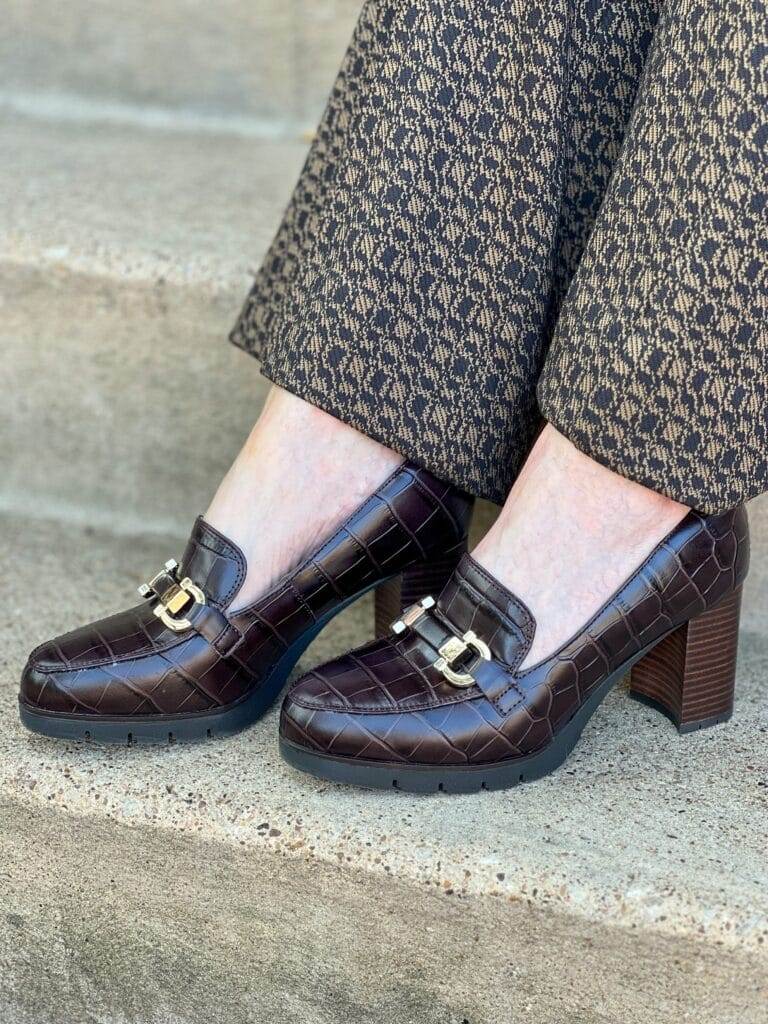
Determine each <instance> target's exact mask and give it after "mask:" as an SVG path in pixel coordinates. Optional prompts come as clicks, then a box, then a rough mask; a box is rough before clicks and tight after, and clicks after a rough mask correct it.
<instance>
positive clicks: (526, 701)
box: [280, 508, 749, 792]
mask: <svg viewBox="0 0 768 1024" xmlns="http://www.w3.org/2000/svg"><path fill="white" fill-rule="evenodd" d="M748 563H749V532H748V524H747V517H746V512H745V510H744V509H743V508H738V509H736V510H734V511H733V512H729V513H726V514H723V515H718V516H702V515H699V514H698V513H695V512H691V513H690V514H689V515H688V516H686V518H685V519H684V520H683V522H682V523H681V524H680V525H679V526H678V527H677V528H676V529H675V530H674V531H673V532H672V533H671V534H670V535H669V536H668V537H667V538H666V539H665V540H664V541H663V542H662V543H661V544H659V546H658V547H657V548H656V549H655V550H654V551H653V552H652V553H651V555H650V556H649V557H648V559H647V560H646V561H645V562H644V563H643V565H641V566H640V568H639V569H638V570H637V571H636V572H635V573H634V575H633V576H632V577H631V578H630V579H629V580H627V582H626V583H625V584H624V585H623V586H622V587H621V588H620V589H619V590H618V591H617V592H616V593H615V594H614V595H613V597H612V598H611V599H610V600H609V601H608V602H607V603H606V604H605V605H604V606H603V608H602V609H601V610H600V611H599V612H598V613H597V614H596V615H595V616H594V617H593V618H592V619H591V621H590V622H588V623H587V624H586V625H585V626H584V628H583V629H582V630H581V631H580V632H579V634H578V635H576V636H574V637H573V638H572V639H571V640H569V641H568V642H567V643H566V644H564V645H563V647H561V649H560V650H559V651H557V652H556V653H555V654H554V655H552V656H551V657H549V658H547V659H545V660H544V661H542V662H540V663H539V664H537V665H535V666H532V667H531V668H528V669H526V670H525V671H522V672H521V671H518V666H519V665H521V664H522V663H523V660H524V658H525V656H526V652H527V651H528V649H529V647H530V644H531V642H532V640H533V635H534V630H535V628H536V624H535V622H534V620H533V617H532V615H531V613H530V611H529V610H528V609H527V608H526V607H525V605H524V604H523V603H522V602H521V601H519V600H518V599H517V598H516V597H515V596H514V595H513V594H511V593H510V592H509V591H508V590H507V589H506V588H505V587H503V586H502V585H501V584H500V583H498V582H497V581H496V580H494V579H493V578H492V577H491V576H490V575H489V574H488V573H487V572H486V571H485V570H484V569H483V568H482V567H481V566H480V565H479V564H478V563H477V562H475V561H474V560H473V559H472V558H471V557H470V556H469V555H465V556H464V557H463V559H462V561H461V562H460V564H459V566H458V568H457V570H456V572H455V574H454V576H453V577H452V579H451V580H450V581H449V582H448V584H447V586H446V587H445V589H444V590H443V592H442V594H441V595H440V598H439V600H438V601H437V603H435V602H434V601H433V600H432V599H431V598H427V599H426V600H423V601H421V602H420V603H417V604H415V605H414V606H413V607H411V608H410V609H408V611H407V612H406V613H405V614H404V615H403V616H402V617H401V619H400V620H399V621H398V622H396V623H395V624H394V625H393V630H392V633H391V635H390V636H388V637H385V638H382V639H379V640H376V641H375V642H373V643H371V644H368V645H367V646H365V647H362V648H360V649H358V650H356V651H353V652H351V653H350V654H348V655H346V656H344V657H342V658H339V659H337V660H335V661H332V662H329V663H328V664H326V665H323V666H321V667H320V668H317V669H315V670H314V671H312V672H310V673H309V674H308V675H306V676H304V677H303V678H302V679H300V680H299V681H298V683H296V684H295V686H294V687H292V689H291V690H290V691H289V693H288V695H287V697H286V699H285V702H284V704H283V711H282V716H281V724H280V737H281V739H280V746H281V752H282V754H283V756H284V758H285V759H286V760H287V761H288V762H289V763H291V764H292V765H294V766H295V767H297V768H300V769H303V770H304V771H307V772H310V773H311V774H313V775H316V776H320V777H322V778H325V779H331V780H334V781H338V782H348V783H353V784H357V785H362V786H373V787H381V788H387V789H391V788H392V787H395V788H397V789H405V790H412V791H431V790H447V791H455V792H471V791H474V790H478V789H497V788H503V787H506V786H514V785H515V784H516V783H518V782H525V781H528V780H531V779H536V778H539V777H540V776H542V775H546V774H547V773H549V772H551V771H552V770H553V769H555V768H557V767H558V765H560V764H561V763H562V762H563V761H564V760H565V758H566V757H567V756H568V754H569V753H570V751H571V750H572V749H573V747H574V745H575V744H576V742H577V740H578V738H579V736H580V734H581V731H582V729H583V728H584V725H585V724H586V722H587V721H588V719H589V717H590V716H591V715H592V713H593V712H594V711H595V709H596V708H597V707H598V705H599V704H600V702H601V701H602V699H603V697H605V695H606V694H607V693H608V691H609V690H610V689H611V688H612V687H613V686H614V685H615V684H616V683H617V682H618V681H619V680H620V679H621V678H622V677H623V676H624V675H625V674H626V673H627V672H628V671H629V670H631V671H632V676H631V689H632V691H633V693H634V694H635V695H637V696H639V697H641V698H644V699H646V700H652V701H654V702H656V703H657V704H659V706H660V707H661V708H662V709H663V710H664V711H666V713H667V714H669V715H670V716H671V717H672V719H673V720H674V721H675V723H676V724H677V726H678V728H679V729H680V731H681V732H686V731H689V730H692V729H700V728H703V727H704V726H707V725H713V724H715V723H717V722H723V721H726V720H727V719H728V718H729V717H730V715H731V710H732V706H733V687H734V677H735V669H736V647H737V633H738V618H739V597H740V587H741V584H742V582H743V580H744V578H745V576H746V574H747V568H748Z"/></svg>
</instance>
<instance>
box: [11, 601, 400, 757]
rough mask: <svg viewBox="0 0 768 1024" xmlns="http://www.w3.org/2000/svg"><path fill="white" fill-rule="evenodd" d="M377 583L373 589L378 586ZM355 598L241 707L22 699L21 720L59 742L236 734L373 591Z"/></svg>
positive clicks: (317, 627) (295, 647) (293, 650)
mask: <svg viewBox="0 0 768 1024" xmlns="http://www.w3.org/2000/svg"><path fill="white" fill-rule="evenodd" d="M379 585H380V584H378V583H376V584H374V586H379ZM372 589H373V587H367V588H366V589H365V590H362V591H360V593H358V594H354V595H353V596H352V597H350V598H349V599H348V600H347V601H344V602H343V603H342V604H341V605H339V607H338V608H334V610H333V611H332V612H330V613H329V614H328V615H326V616H324V617H323V618H322V619H320V620H319V621H318V622H316V623H315V624H314V625H313V626H312V627H311V628H310V629H308V630H306V631H305V632H304V633H302V635H301V636H300V637H298V639H297V640H295V641H294V643H293V644H292V645H291V647H289V648H288V649H287V650H286V651H285V653H284V654H283V656H282V658H281V659H280V660H279V661H278V662H277V663H276V664H275V667H274V668H273V669H272V671H271V672H270V674H269V675H268V676H267V677H266V679H265V680H264V681H263V682H262V683H261V684H260V686H259V687H258V689H256V690H254V691H253V692H252V693H249V694H248V695H247V696H246V697H245V698H243V699H242V700H240V701H238V702H237V703H236V704H230V705H228V706H227V707H224V708H219V709H217V710H216V711H211V712H204V713H197V714H191V715H137V716H124V717H123V716H117V715H111V716H106V715H104V716H101V717H100V716H98V715H75V714H72V715H65V714H60V713H56V712H45V711H40V710H39V709H38V708H33V707H31V706H30V705H28V704H25V703H24V702H23V701H22V700H21V699H20V700H19V717H20V718H21V721H22V724H23V725H25V726H26V727H27V729H29V730H30V732H34V733H38V734H39V735H41V736H50V737H52V738H53V739H60V740H85V741H87V742H92V743H105V744H120V745H121V746H143V745H149V744H152V745H154V744H158V743H169V744H172V743H195V742H201V741H203V740H209V739H215V738H221V737H224V736H232V735H233V734H234V733H238V732H242V730H243V729H246V728H248V726H249V725H253V724H254V723H255V722H257V721H258V720H259V719H260V718H261V717H262V716H263V715H264V714H265V712H267V711H268V710H269V708H270V707H271V706H272V705H273V704H274V703H275V701H276V700H277V698H278V697H279V696H280V694H281V693H282V691H283V688H284V686H285V684H286V682H287V680H288V676H289V675H290V674H291V672H292V671H293V669H294V667H295V665H296V662H297V661H298V660H299V658H300V657H301V656H302V654H303V653H304V651H305V650H306V649H307V647H309V645H310V644H311V643H312V641H313V640H314V639H315V637H316V636H317V635H318V633H320V631H321V630H322V629H323V628H324V627H325V626H326V625H327V624H328V623H329V622H330V621H331V619H333V618H335V616H336V615H338V614H339V613H340V612H342V611H343V610H344V609H345V608H347V607H348V606H349V605H350V604H352V603H353V602H355V601H357V600H358V598H360V597H362V596H363V595H364V594H366V593H368V591H369V590H372Z"/></svg>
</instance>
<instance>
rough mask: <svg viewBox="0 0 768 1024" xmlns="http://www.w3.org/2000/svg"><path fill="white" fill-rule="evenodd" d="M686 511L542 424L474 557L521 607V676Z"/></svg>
mask: <svg viewBox="0 0 768 1024" xmlns="http://www.w3.org/2000/svg"><path fill="white" fill-rule="evenodd" d="M687 512H688V509H687V508H686V506H684V505H681V504H679V503H678V502H676V501H673V500H672V499H670V498H667V497H665V496H664V495H661V494H657V493H656V492H654V491H651V490H649V489H648V488H646V487H643V486H641V485H640V484H637V483H635V482H634V481H631V480H627V479H625V478H624V477H621V476H619V475H618V474H616V473H614V472H612V471H611V470H610V469H607V468H606V467H605V466H603V465H601V464H600V463H598V462H595V461H594V460H592V459H590V458H589V457H588V456H587V455H584V454H583V452H580V451H579V450H578V449H577V448H575V447H574V445H573V444H571V442H570V441H568V440H567V439H566V438H565V437H563V435H562V434H560V433H558V431H557V430H556V429H555V428H554V427H552V426H551V425H547V426H546V427H545V429H544V430H543V431H542V433H541V435H540V437H539V439H538V440H537V442H536V444H535V445H534V447H533V449H532V451H531V454H530V456H529V457H528V460H527V461H526V463H525V465H524V467H523V470H522V472H521V473H520V476H519V477H518V479H517V481H516V482H515V485H514V487H513V488H512V490H511V492H510V495H509V498H508V499H507V501H506V503H505V505H504V508H503V509H502V511H501V513H500V515H499V518H498V520H497V521H496V523H495V524H494V526H493V527H492V529H491V530H490V531H489V532H488V534H487V535H486V536H485V537H484V538H483V540H482V541H481V542H480V544H479V545H478V547H477V549H476V550H475V552H474V557H475V558H476V559H477V561H478V562H480V564H481V565H483V566H484V567H485V568H487V569H488V570H489V572H491V573H492V574H493V575H494V576H495V577H496V578H497V579H498V580H499V581H500V582H501V583H503V584H504V585H505V586H506V587H508V588H509V589H510V590H511V591H512V592H513V593H515V594H516V596H518V597H519V598H520V599H521V600H522V601H524V602H525V603H526V604H527V605H528V606H529V608H530V610H531V612H532V614H533V616H534V618H535V619H536V623H537V628H536V636H535V637H534V640H533V644H532V646H531V649H530V650H529V652H528V655H527V657H526V660H525V662H524V664H523V666H521V667H523V668H527V667H530V666H531V665H533V664H536V663H537V662H538V661H540V660H541V659H542V658H545V657H548V656H549V655H551V654H552V653H554V651H556V650H557V649H558V648H559V647H560V646H562V644H563V643H565V642H566V641H567V640H568V639H569V638H570V636H571V635H572V634H573V633H574V632H576V631H577V630H578V629H579V628H581V627H583V625H584V623H585V622H587V621H588V620H589V618H590V617H591V616H592V615H593V614H594V613H595V612H596V611H598V609H599V608H600V607H601V606H602V605H603V604H604V602H605V601H606V600H607V599H608V598H609V597H610V596H611V595H612V594H613V593H614V591H615V590H616V589H617V588H618V587H619V586H620V585H621V584H622V583H623V582H624V581H625V580H626V579H627V578H628V577H629V576H630V575H631V574H632V572H633V571H634V570H635V569H636V568H637V567H638V566H639V565H640V564H642V562H643V560H644V559H645V558H646V557H647V555H649V554H650V552H651V551H652V550H653V549H654V548H655V547H656V546H657V544H659V543H660V541H661V540H663V538H664V537H665V536H666V535H667V534H668V533H669V532H670V531H671V530H672V529H674V527H675V526H676V525H677V524H678V523H679V522H680V521H681V520H682V519H683V518H684V516H685V515H686V513H687Z"/></svg>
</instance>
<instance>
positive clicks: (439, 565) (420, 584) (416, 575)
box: [374, 542, 467, 637]
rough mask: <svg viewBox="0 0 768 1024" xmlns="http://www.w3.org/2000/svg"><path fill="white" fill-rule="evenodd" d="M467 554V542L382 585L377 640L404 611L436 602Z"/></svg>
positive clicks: (378, 597)
mask: <svg viewBox="0 0 768 1024" xmlns="http://www.w3.org/2000/svg"><path fill="white" fill-rule="evenodd" d="M466 550H467V545H466V542H464V543H461V544H459V545H457V546H456V547H455V548H452V549H451V550H450V551H448V552H446V554H445V555H443V556H441V557H440V558H433V559H431V560H430V561H429V562H419V563H417V564H416V565H412V566H409V567H408V568H407V569H406V570H405V571H404V572H403V573H402V575H400V576H395V577H394V579H391V580H388V581H387V582H386V583H382V584H381V586H379V587H378V588H377V589H376V597H375V604H374V630H375V633H376V636H377V637H379V636H386V635H387V633H389V629H390V626H391V625H392V623H393V622H394V621H395V619H399V618H400V613H401V612H402V611H403V609H404V608H407V607H408V606H409V605H412V604H416V603H417V602H418V601H420V600H421V599H422V598H423V597H426V596H427V595H428V594H431V595H432V596H433V597H434V598H437V597H438V595H439V594H440V591H441V590H442V589H443V587H444V586H445V584H446V583H447V582H448V580H449V579H450V578H451V576H452V575H453V573H454V570H455V569H456V566H457V565H458V564H459V562H460V561H461V556H462V555H463V554H464V552H465V551H466Z"/></svg>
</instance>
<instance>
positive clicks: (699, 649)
mask: <svg viewBox="0 0 768 1024" xmlns="http://www.w3.org/2000/svg"><path fill="white" fill-rule="evenodd" d="M740 608H741V588H740V587H739V588H738V589H737V590H734V591H733V592H732V593H731V594H730V595H729V596H728V597H727V598H725V600H723V601H721V602H720V604H718V605H716V607H714V608H711V609H710V610H709V611H707V612H704V613H703V614H702V615H699V616H697V617H696V618H695V619H691V620H690V621H689V622H687V623H686V624H685V625H684V626H681V627H680V628H679V629H676V630H675V631H674V633H670V634H669V635H668V636H667V637H665V638H664V639H663V640H662V641H661V643H659V644H657V645H656V646H655V647H654V648H653V650H651V651H649V652H648V654H646V655H645V657H643V658H642V659H641V660H640V661H639V662H638V663H637V664H636V665H635V666H634V667H633V669H632V673H631V676H630V684H629V692H630V695H631V696H632V697H634V698H635V699H636V700H640V701H643V702H644V703H649V704H651V705H653V706H654V707H657V708H658V709H659V710H660V711H662V712H663V713H664V714H666V715H667V717H668V718H670V719H671V720H672V721H673V722H674V724H675V725H676V726H677V729H678V732H681V733H687V732H694V731H695V730H697V729H706V728H707V727H708V726H710V725H717V724H718V723H720V722H727V721H728V719H729V718H730V717H731V714H732V713H733V693H734V685H735V680H736V654H737V648H738V640H739V612H740Z"/></svg>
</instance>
